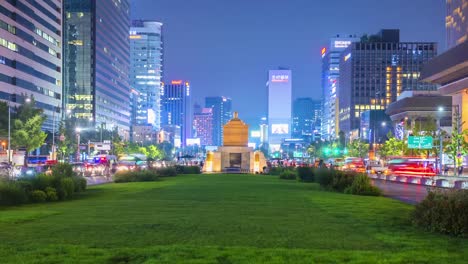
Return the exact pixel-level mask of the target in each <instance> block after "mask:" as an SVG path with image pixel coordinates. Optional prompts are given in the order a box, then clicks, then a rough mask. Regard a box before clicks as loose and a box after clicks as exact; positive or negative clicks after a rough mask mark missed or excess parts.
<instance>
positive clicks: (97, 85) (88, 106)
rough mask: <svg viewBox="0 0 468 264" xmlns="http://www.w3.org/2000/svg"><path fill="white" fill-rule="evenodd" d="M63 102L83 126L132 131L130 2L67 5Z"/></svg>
mask: <svg viewBox="0 0 468 264" xmlns="http://www.w3.org/2000/svg"><path fill="white" fill-rule="evenodd" d="M63 23H64V32H63V38H64V56H63V61H64V64H63V68H64V69H63V74H64V76H63V79H64V82H63V92H64V96H63V101H64V107H65V108H66V110H67V113H69V116H70V117H71V118H75V119H76V120H77V121H78V123H80V125H83V126H93V125H98V126H100V125H101V124H102V125H103V126H104V127H106V128H109V129H111V128H113V127H117V128H118V129H119V133H120V134H121V135H122V136H124V137H125V138H128V136H129V131H130V111H131V109H130V98H129V97H130V96H129V95H130V85H129V66H130V56H129V52H130V41H129V37H128V32H129V29H130V1H129V0H119V1H113V0H99V1H95V0H67V1H64V14H63Z"/></svg>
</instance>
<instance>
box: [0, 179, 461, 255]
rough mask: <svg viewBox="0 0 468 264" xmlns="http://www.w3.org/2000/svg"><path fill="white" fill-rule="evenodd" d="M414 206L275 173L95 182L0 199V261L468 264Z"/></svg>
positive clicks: (456, 241) (455, 243) (457, 243)
mask: <svg viewBox="0 0 468 264" xmlns="http://www.w3.org/2000/svg"><path fill="white" fill-rule="evenodd" d="M412 208H413V207H412V206H410V205H406V204H403V203H401V202H398V201H395V200H391V199H387V198H381V197H378V198H375V197H361V196H352V195H344V194H338V193H330V192H323V191H321V190H320V189H319V187H318V186H317V185H316V184H305V183H299V182H296V181H284V180H279V179H277V178H276V177H271V176H253V175H196V176H191V175H190V176H178V177H174V178H165V179H163V180H162V181H159V182H149V183H146V182H145V183H128V184H107V185H101V186H94V187H92V188H90V189H89V190H88V191H87V192H86V193H85V194H83V195H82V196H81V197H78V198H77V199H75V200H73V201H68V202H59V203H51V204H37V205H27V206H21V207H15V208H0V263H2V264H4V263H342V262H346V263H467V261H468V239H460V238H452V237H448V236H443V235H437V234H430V233H427V232H424V231H422V230H420V229H417V228H414V227H413V226H411V224H410V223H409V221H408V218H409V214H410V212H411V210H412Z"/></svg>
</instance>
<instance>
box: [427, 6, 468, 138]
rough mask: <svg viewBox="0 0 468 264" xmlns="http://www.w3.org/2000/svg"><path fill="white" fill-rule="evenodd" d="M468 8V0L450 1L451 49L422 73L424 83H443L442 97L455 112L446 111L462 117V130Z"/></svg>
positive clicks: (467, 113) (466, 118) (467, 116)
mask: <svg viewBox="0 0 468 264" xmlns="http://www.w3.org/2000/svg"><path fill="white" fill-rule="evenodd" d="M467 8H468V1H466V0H448V1H447V14H446V17H447V21H446V22H447V23H446V26H447V45H448V47H449V48H450V49H449V50H447V51H446V52H444V53H442V54H441V55H439V56H437V57H436V58H434V59H433V60H431V61H430V62H429V63H427V64H426V65H425V66H424V69H423V71H422V73H421V79H422V80H424V81H426V82H428V83H434V84H439V85H440V87H439V92H440V94H441V95H443V96H450V97H451V98H452V106H451V109H450V110H449V109H445V110H444V111H447V112H449V111H450V113H452V114H453V116H454V117H455V116H459V117H460V118H461V120H460V123H459V124H458V129H459V131H462V130H465V129H468V52H467V50H468V39H467V32H468V23H467V21H466V15H467V14H468V11H467ZM463 32H464V33H463ZM455 120H456V118H454V120H453V121H454V122H455ZM466 140H468V137H467V138H466Z"/></svg>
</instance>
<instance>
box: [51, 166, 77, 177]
mask: <svg viewBox="0 0 468 264" xmlns="http://www.w3.org/2000/svg"><path fill="white" fill-rule="evenodd" d="M74 175H75V174H74V173H73V167H72V166H71V165H70V164H68V163H59V164H57V165H55V166H53V167H52V176H53V177H54V178H55V177H73V176H74Z"/></svg>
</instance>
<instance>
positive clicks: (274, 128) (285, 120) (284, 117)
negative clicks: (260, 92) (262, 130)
mask: <svg viewBox="0 0 468 264" xmlns="http://www.w3.org/2000/svg"><path fill="white" fill-rule="evenodd" d="M267 91H268V129H269V131H268V143H269V145H270V149H272V150H273V151H275V150H279V148H280V147H281V143H282V141H283V139H286V138H291V121H292V120H291V119H292V114H291V111H292V109H291V104H292V102H291V100H292V78H291V71H290V70H283V69H280V70H270V71H268V82H267Z"/></svg>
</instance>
